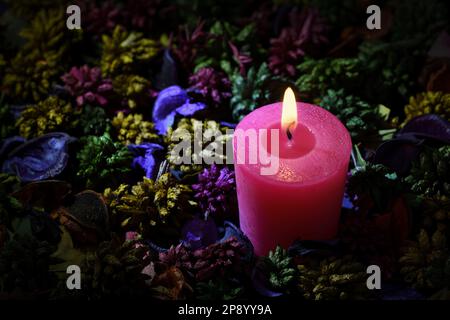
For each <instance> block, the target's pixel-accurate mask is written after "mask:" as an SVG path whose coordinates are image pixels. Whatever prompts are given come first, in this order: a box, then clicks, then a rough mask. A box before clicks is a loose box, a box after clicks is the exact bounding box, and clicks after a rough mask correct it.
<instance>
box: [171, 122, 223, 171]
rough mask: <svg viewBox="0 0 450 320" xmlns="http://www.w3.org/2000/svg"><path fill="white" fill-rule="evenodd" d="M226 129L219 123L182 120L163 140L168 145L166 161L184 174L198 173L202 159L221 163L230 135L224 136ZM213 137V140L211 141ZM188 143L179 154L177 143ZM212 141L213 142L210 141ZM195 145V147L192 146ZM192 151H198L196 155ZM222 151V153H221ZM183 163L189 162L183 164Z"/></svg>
mask: <svg viewBox="0 0 450 320" xmlns="http://www.w3.org/2000/svg"><path fill="white" fill-rule="evenodd" d="M226 131H227V130H226V128H225V127H223V126H221V125H220V124H219V123H217V122H215V121H212V120H207V121H200V120H196V119H193V118H191V119H187V118H182V119H181V120H180V121H179V122H178V125H177V127H176V128H175V129H169V132H168V133H167V136H166V137H165V140H166V142H167V144H168V148H167V160H169V163H170V166H171V167H172V168H173V169H179V170H181V171H182V172H184V173H195V172H198V171H200V170H201V169H202V168H203V166H202V165H201V164H199V163H203V161H202V159H205V158H207V159H210V160H211V159H214V160H215V161H214V163H219V161H222V163H223V162H224V161H225V160H226V156H225V155H224V153H223V152H222V151H223V150H225V146H226V143H227V141H230V140H231V135H230V134H226ZM199 134H200V135H202V139H201V141H200V139H195V137H196V135H197V136H198V135H199ZM213 137H214V139H212V138H213ZM181 140H182V141H185V142H189V146H186V148H184V150H183V154H180V150H179V148H177V145H178V143H179V141H181ZM212 140H213V141H212ZM194 143H197V144H198V145H197V146H194ZM194 150H200V152H199V153H198V154H196V153H195V152H194ZM221 150H222V151H221ZM184 161H189V163H185V162H184Z"/></svg>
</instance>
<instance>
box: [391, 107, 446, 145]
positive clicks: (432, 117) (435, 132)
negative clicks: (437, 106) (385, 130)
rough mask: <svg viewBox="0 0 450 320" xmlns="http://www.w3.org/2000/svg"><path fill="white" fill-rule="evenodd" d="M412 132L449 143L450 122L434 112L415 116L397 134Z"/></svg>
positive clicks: (417, 135) (420, 136)
mask: <svg viewBox="0 0 450 320" xmlns="http://www.w3.org/2000/svg"><path fill="white" fill-rule="evenodd" d="M405 134H413V135H415V136H416V137H419V138H428V139H434V140H438V141H442V142H444V143H448V144H450V122H448V121H447V120H445V119H443V118H441V117H439V116H438V115H436V114H427V115H423V116H419V117H415V118H414V119H412V120H411V121H409V122H408V123H407V124H406V125H405V127H403V129H402V130H400V131H399V133H398V135H397V136H402V135H405Z"/></svg>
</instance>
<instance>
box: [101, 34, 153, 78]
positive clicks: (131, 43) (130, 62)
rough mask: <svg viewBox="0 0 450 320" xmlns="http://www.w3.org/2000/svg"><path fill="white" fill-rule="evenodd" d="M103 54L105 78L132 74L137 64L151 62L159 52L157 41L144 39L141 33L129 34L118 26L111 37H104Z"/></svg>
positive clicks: (102, 63) (102, 66) (102, 65)
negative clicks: (123, 73)
mask: <svg viewBox="0 0 450 320" xmlns="http://www.w3.org/2000/svg"><path fill="white" fill-rule="evenodd" d="M102 41H103V53H102V58H101V62H100V64H101V68H102V74H103V75H104V76H109V75H115V74H120V73H122V72H126V73H127V72H130V71H132V70H133V68H134V67H135V66H136V63H142V62H146V61H149V60H150V59H151V58H153V57H154V56H155V55H156V54H157V53H158V51H159V45H158V43H157V42H156V41H155V40H152V39H147V38H144V37H143V35H142V34H141V33H139V32H127V31H126V30H125V29H124V28H123V27H121V26H116V27H115V28H114V31H113V33H112V35H111V36H108V35H102Z"/></svg>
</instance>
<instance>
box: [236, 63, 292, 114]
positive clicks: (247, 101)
mask: <svg viewBox="0 0 450 320" xmlns="http://www.w3.org/2000/svg"><path fill="white" fill-rule="evenodd" d="M230 80H231V82H232V88H231V92H232V98H231V110H232V115H233V118H234V119H235V120H236V121H239V120H241V119H242V118H243V117H244V116H245V115H246V114H248V113H250V112H252V111H253V110H255V109H256V108H257V107H260V106H263V105H265V104H268V103H270V102H275V101H278V100H279V96H278V93H279V92H277V90H276V89H280V88H281V87H282V90H283V91H284V90H285V89H286V88H287V87H288V86H292V84H291V83H289V82H288V81H286V80H283V79H281V78H279V77H275V76H273V75H272V74H271V73H270V70H269V68H268V67H267V64H265V63H263V64H261V65H260V66H259V68H255V67H252V68H250V69H249V71H248V73H247V76H242V75H241V74H240V73H237V72H236V73H234V74H233V75H232V76H231V78H230Z"/></svg>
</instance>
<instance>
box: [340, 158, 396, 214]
mask: <svg viewBox="0 0 450 320" xmlns="http://www.w3.org/2000/svg"><path fill="white" fill-rule="evenodd" d="M401 189H402V186H401V184H400V180H399V179H397V175H396V174H395V173H393V172H392V171H390V170H389V169H388V168H387V167H385V166H384V165H382V164H373V163H371V162H367V163H366V164H365V165H364V166H363V167H358V168H356V169H354V170H353V171H352V175H351V176H350V177H349V179H348V182H347V193H348V195H349V197H350V199H352V201H354V202H356V203H357V204H358V202H362V203H361V204H364V202H365V201H370V202H371V203H373V204H374V207H375V211H376V212H384V211H385V210H386V209H387V208H388V207H389V204H390V202H391V200H392V199H393V198H394V196H395V195H397V194H398V193H399V191H400V190H401Z"/></svg>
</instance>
